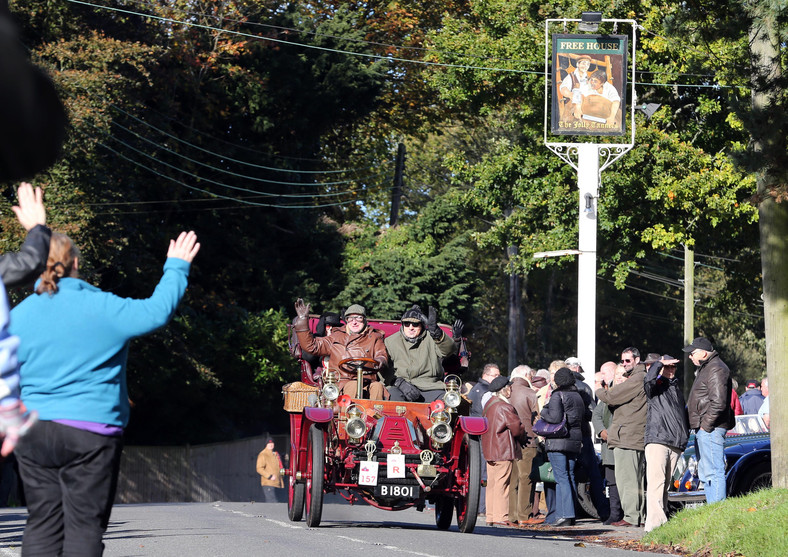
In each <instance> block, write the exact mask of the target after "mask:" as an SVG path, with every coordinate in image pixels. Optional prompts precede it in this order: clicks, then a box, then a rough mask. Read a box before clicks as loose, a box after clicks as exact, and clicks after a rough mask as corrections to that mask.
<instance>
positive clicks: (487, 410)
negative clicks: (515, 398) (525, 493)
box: [482, 376, 525, 526]
mask: <svg viewBox="0 0 788 557" xmlns="http://www.w3.org/2000/svg"><path fill="white" fill-rule="evenodd" d="M488 392H489V393H490V394H491V395H492V396H491V397H490V398H489V400H487V403H486V404H485V406H484V417H485V418H487V423H488V427H487V431H486V432H485V433H484V434H482V452H483V453H484V458H486V459H487V523H488V524H491V525H493V526H514V523H512V522H510V521H509V481H510V479H511V475H512V462H513V461H515V460H518V459H520V458H522V456H523V454H522V450H521V449H520V437H521V436H522V434H523V432H524V431H525V430H524V429H523V424H522V423H520V418H519V417H518V416H517V412H516V411H515V409H514V407H513V406H512V405H511V404H509V403H508V402H507V401H506V397H507V396H508V395H510V394H511V388H510V387H509V379H508V378H506V377H503V376H501V377H496V378H495V379H493V380H492V382H491V383H490V389H489V391H488Z"/></svg>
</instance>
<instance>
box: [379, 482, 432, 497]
mask: <svg viewBox="0 0 788 557" xmlns="http://www.w3.org/2000/svg"><path fill="white" fill-rule="evenodd" d="M420 496H421V490H420V489H419V486H417V485H378V486H376V487H375V497H396V498H398V499H418V498H419V497H420Z"/></svg>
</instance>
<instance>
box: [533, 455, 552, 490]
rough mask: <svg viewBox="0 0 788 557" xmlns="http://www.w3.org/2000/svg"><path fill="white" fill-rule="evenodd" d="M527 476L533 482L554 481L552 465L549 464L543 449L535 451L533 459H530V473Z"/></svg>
mask: <svg viewBox="0 0 788 557" xmlns="http://www.w3.org/2000/svg"><path fill="white" fill-rule="evenodd" d="M529 477H530V478H531V480H532V481H535V482H546V483H555V476H553V465H552V464H550V461H549V460H548V459H547V455H546V454H545V453H544V451H539V452H537V453H536V456H535V457H534V459H533V461H531V473H530V474H529Z"/></svg>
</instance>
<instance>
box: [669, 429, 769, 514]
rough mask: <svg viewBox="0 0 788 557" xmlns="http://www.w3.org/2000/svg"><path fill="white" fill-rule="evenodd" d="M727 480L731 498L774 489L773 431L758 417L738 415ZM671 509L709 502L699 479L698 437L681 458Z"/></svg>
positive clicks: (728, 439) (728, 443) (729, 443)
mask: <svg viewBox="0 0 788 557" xmlns="http://www.w3.org/2000/svg"><path fill="white" fill-rule="evenodd" d="M724 450H725V478H726V485H727V493H728V495H729V496H737V495H744V494H745V493H750V492H751V491H755V490H757V489H761V488H764V487H771V485H772V462H771V439H770V437H769V429H768V428H767V427H766V424H764V423H763V420H762V419H761V418H760V417H758V415H757V414H744V415H741V416H736V425H735V426H734V428H733V429H731V430H730V431H728V433H727V435H726V436H725V449H724ZM668 499H669V501H670V505H671V507H672V508H673V509H674V510H675V509H679V508H682V507H685V506H695V505H697V504H702V503H705V501H706V497H705V494H704V492H703V487H702V486H701V485H700V480H699V479H698V461H697V457H696V453H695V442H694V436H690V441H689V444H688V445H687V449H686V450H685V451H684V454H683V455H682V456H681V458H680V459H679V462H678V465H677V466H676V470H675V471H674V473H673V486H672V489H671V491H670V492H669V493H668Z"/></svg>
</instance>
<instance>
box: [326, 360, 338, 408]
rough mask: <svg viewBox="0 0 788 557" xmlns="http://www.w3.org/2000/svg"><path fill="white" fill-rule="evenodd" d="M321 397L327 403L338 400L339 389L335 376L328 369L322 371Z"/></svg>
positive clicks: (333, 372)
mask: <svg viewBox="0 0 788 557" xmlns="http://www.w3.org/2000/svg"><path fill="white" fill-rule="evenodd" d="M323 396H324V397H325V399H326V400H328V401H331V402H333V401H335V400H336V399H337V398H339V387H337V374H336V372H335V371H332V370H330V369H328V368H326V369H324V370H323Z"/></svg>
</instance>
